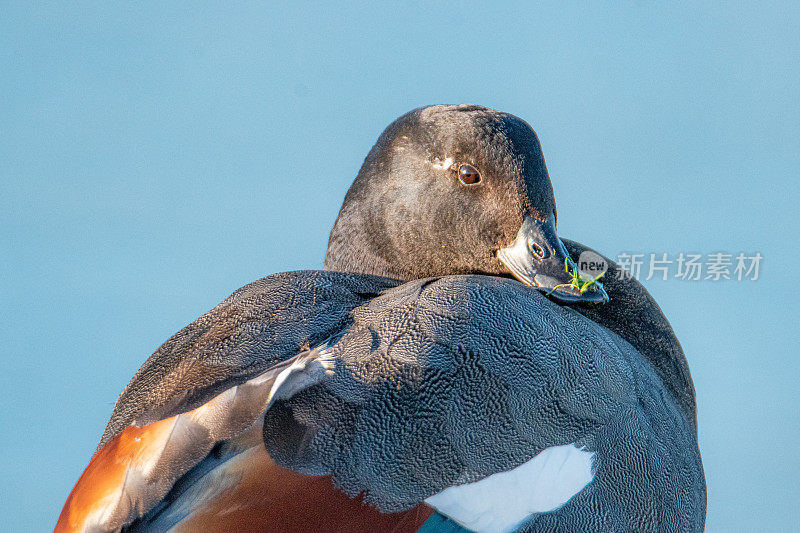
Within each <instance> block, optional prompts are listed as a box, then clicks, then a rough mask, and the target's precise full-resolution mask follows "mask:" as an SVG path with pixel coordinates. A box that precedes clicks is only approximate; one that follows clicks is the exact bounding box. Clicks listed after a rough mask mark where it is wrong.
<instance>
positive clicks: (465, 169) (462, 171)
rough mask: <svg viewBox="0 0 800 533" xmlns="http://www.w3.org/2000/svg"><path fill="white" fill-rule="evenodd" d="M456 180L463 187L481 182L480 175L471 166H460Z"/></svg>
mask: <svg viewBox="0 0 800 533" xmlns="http://www.w3.org/2000/svg"><path fill="white" fill-rule="evenodd" d="M458 179H459V180H460V181H461V183H463V184H464V185H475V184H476V183H478V182H479V181H481V175H480V172H478V170H477V169H476V168H475V167H473V166H472V165H461V168H459V169H458Z"/></svg>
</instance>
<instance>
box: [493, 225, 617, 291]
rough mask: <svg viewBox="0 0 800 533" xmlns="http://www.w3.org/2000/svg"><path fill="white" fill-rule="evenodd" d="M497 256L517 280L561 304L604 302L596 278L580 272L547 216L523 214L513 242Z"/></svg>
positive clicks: (599, 284)
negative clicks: (538, 216)
mask: <svg viewBox="0 0 800 533" xmlns="http://www.w3.org/2000/svg"><path fill="white" fill-rule="evenodd" d="M497 258H498V259H499V260H500V261H501V262H502V263H503V264H504V265H505V266H506V268H508V270H509V271H510V272H511V274H512V275H513V276H514V277H515V278H517V279H518V280H519V281H521V282H522V283H524V284H526V285H530V286H531V287H536V288H537V289H539V290H540V291H542V292H544V293H545V294H546V295H548V296H550V297H552V298H553V299H554V300H556V301H558V302H560V303H578V302H584V303H598V304H600V303H606V302H607V301H608V294H607V293H606V291H605V289H604V288H603V285H602V283H601V282H600V281H598V279H597V278H591V277H587V276H586V275H585V274H584V275H581V272H580V271H579V270H578V266H577V265H576V264H575V263H574V261H572V258H571V257H570V256H569V253H567V249H566V248H565V247H564V243H562V242H561V239H559V238H558V235H557V234H556V220H555V217H554V216H553V215H550V218H548V219H547V220H546V221H544V222H541V221H537V220H534V219H533V218H532V217H530V216H526V217H525V219H524V220H523V221H522V227H521V228H520V229H519V232H518V233H517V237H516V239H514V242H512V243H511V244H509V245H508V246H506V247H505V248H500V249H499V250H498V251H497Z"/></svg>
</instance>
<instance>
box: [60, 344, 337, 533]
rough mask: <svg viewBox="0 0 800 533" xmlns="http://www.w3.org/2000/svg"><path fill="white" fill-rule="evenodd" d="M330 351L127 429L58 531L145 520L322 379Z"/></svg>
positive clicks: (84, 479) (105, 451)
mask: <svg viewBox="0 0 800 533" xmlns="http://www.w3.org/2000/svg"><path fill="white" fill-rule="evenodd" d="M331 352H332V350H331V349H330V348H328V347H320V348H318V349H314V350H309V351H306V352H303V353H301V354H299V355H297V356H295V357H293V358H291V359H288V360H287V361H284V362H282V363H280V364H278V365H275V366H273V367H271V368H270V369H269V370H267V371H266V372H264V373H262V374H260V375H258V376H256V377H254V378H253V379H251V380H249V381H247V382H245V383H243V384H241V385H238V386H235V387H231V388H230V389H228V390H226V391H224V392H223V393H221V394H219V395H218V396H216V397H214V398H213V399H212V400H210V401H209V402H207V403H205V404H203V405H201V406H200V407H198V408H196V409H194V410H192V411H189V412H187V413H182V414H180V415H177V416H172V417H170V418H167V419H164V420H160V421H158V422H155V423H153V424H149V425H147V426H144V427H136V426H129V427H127V428H125V429H124V430H123V431H122V433H120V434H119V435H117V436H116V437H114V438H113V439H112V440H111V441H110V442H109V443H108V444H107V445H106V446H104V447H103V448H102V449H101V450H100V451H98V453H97V454H95V456H94V457H93V458H92V460H91V462H90V463H89V466H88V467H87V468H86V470H85V471H84V473H83V475H81V477H80V479H79V480H78V483H77V484H76V485H75V488H73V490H72V492H71V493H70V495H69V497H68V499H67V502H66V503H65V505H64V509H63V510H62V512H61V516H60V517H59V521H58V524H57V525H56V531H76V530H101V531H113V530H117V529H119V528H120V527H122V526H124V525H126V524H129V523H131V522H132V521H133V520H135V519H137V518H139V517H141V516H143V515H144V514H145V513H146V512H147V511H148V510H150V509H152V508H153V507H154V506H155V505H156V504H157V503H158V502H159V501H161V500H162V499H163V498H164V496H165V495H166V494H167V492H168V491H169V490H170V489H171V488H172V486H173V485H174V484H175V482H176V481H177V480H178V479H179V478H180V477H181V476H183V475H184V474H185V473H186V472H187V471H188V470H189V469H190V468H192V467H193V466H194V465H196V464H197V463H198V462H199V461H201V460H202V459H203V458H204V457H205V456H206V455H208V453H209V452H210V451H211V449H212V448H213V446H214V445H215V444H216V443H218V442H220V441H224V440H227V439H230V438H232V437H235V436H236V435H238V434H240V433H242V432H243V431H245V430H247V429H248V428H250V427H252V426H253V425H254V424H257V423H258V421H259V420H261V417H262V415H263V413H264V411H265V410H266V409H268V407H269V405H270V404H271V402H272V401H274V400H275V399H276V398H286V397H290V396H292V395H293V394H295V393H297V392H298V391H300V390H302V389H304V388H306V387H309V386H311V385H313V384H315V383H318V382H319V381H320V380H321V379H323V378H324V377H325V375H326V373H329V372H331V371H332V368H333V359H332V354H331ZM259 429H260V428H259Z"/></svg>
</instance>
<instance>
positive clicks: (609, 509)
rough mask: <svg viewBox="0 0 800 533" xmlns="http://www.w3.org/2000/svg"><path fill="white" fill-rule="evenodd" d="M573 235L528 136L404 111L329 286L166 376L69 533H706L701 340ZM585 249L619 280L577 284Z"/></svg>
mask: <svg viewBox="0 0 800 533" xmlns="http://www.w3.org/2000/svg"><path fill="white" fill-rule="evenodd" d="M556 230H557V212H556V203H555V197H554V192H553V187H552V183H551V180H550V177H549V174H548V171H547V168H546V165H545V161H544V156H543V153H542V148H541V145H540V142H539V139H538V137H537V135H536V133H535V132H534V130H533V129H532V128H531V126H530V125H529V124H528V123H527V122H525V121H524V120H522V119H521V118H518V117H516V116H514V115H512V114H509V113H505V112H501V111H497V110H494V109H490V108H486V107H482V106H478V105H433V106H426V107H421V108H418V109H414V110H412V111H410V112H408V113H406V114H404V115H403V116H401V117H400V118H398V119H397V120H395V121H394V122H392V123H391V124H390V125H389V126H388V127H387V128H386V129H385V130H384V132H383V133H382V134H381V135H380V137H379V139H378V140H377V142H376V143H375V145H374V146H373V147H372V149H371V150H370V151H369V153H368V155H367V156H366V159H365V160H364V163H363V165H362V167H361V169H360V171H359V172H358V174H357V176H356V178H355V180H354V182H353V183H352V185H351V187H350V189H349V190H348V192H347V194H346V196H345V198H344V202H343V204H342V206H341V209H340V211H339V215H338V217H337V219H336V221H335V223H334V225H333V228H332V230H331V233H330V238H329V244H328V248H327V252H326V255H325V259H324V269H323V270H305V271H295V272H283V273H278V274H273V275H270V276H267V277H265V278H262V279H260V280H257V281H255V282H253V283H250V284H249V285H246V286H244V287H242V288H240V289H238V290H237V291H235V292H234V293H233V294H232V295H231V296H230V297H228V298H227V299H225V300H224V301H223V302H221V303H220V304H219V305H217V306H216V307H214V308H213V309H211V310H210V311H208V312H207V313H205V314H203V315H202V316H200V317H199V318H198V319H197V320H195V321H194V322H192V323H191V324H189V325H188V326H186V327H185V328H184V329H182V330H181V331H179V332H178V333H176V334H175V335H174V336H173V337H171V338H170V339H168V340H167V341H166V342H165V343H164V344H163V345H162V346H161V347H159V348H158V349H157V350H156V351H155V353H153V354H152V356H150V357H149V358H148V359H147V360H146V361H145V362H144V364H143V365H142V366H141V368H140V369H139V370H138V371H137V372H136V374H135V375H134V376H133V378H132V379H131V381H130V383H129V384H128V385H127V386H126V387H125V389H124V390H123V391H122V393H121V395H120V396H119V398H118V399H117V401H116V404H115V406H114V409H113V412H112V414H111V417H110V420H109V422H108V424H107V426H106V428H105V431H104V432H103V435H102V437H101V439H100V442H99V444H98V447H97V449H96V450H95V452H94V455H93V456H92V457H91V460H90V461H89V463H88V466H87V467H86V469H85V470H84V472H83V474H82V475H81V476H80V478H79V479H78V481H77V483H76V484H75V486H74V488H73V489H72V491H71V493H70V494H69V496H68V497H67V499H66V503H65V504H64V506H63V509H62V512H61V514H60V516H59V518H58V520H57V524H56V526H55V531H56V532H67V531H93V532H94V531H125V532H135V531H136V532H138V531H204V532H216V531H348V532H349V531H395V532H412V531H422V532H427V533H431V532H444V531H448V532H457V531H458V532H461V531H476V532H487V533H496V532H510V531H532V532H541V531H547V532H551V531H565V532H582V531H653V532H661V531H701V530H703V528H704V522H705V508H706V488H705V478H704V474H703V466H702V460H701V456H700V451H699V447H698V439H697V435H698V431H697V417H696V400H695V391H694V386H693V384H692V379H691V375H690V372H689V367H688V363H687V360H686V357H685V355H684V353H683V350H682V348H681V346H680V343H679V342H678V340H677V338H676V337H675V334H674V332H673V330H672V328H671V326H670V324H669V322H668V321H667V319H666V317H665V316H664V314H663V313H662V312H661V310H660V308H659V307H658V305H657V303H656V302H655V301H654V300H653V298H652V297H651V296H650V295H649V294H648V292H647V291H646V289H645V288H644V287H643V286H642V285H641V284H640V283H639V282H638V281H637V280H636V279H635V278H633V277H630V276H626V275H624V274H625V273H624V271H623V270H622V269H621V268H620V266H619V265H617V264H616V263H614V262H613V261H611V260H610V259H609V258H607V257H605V256H602V255H600V254H599V253H598V252H596V251H595V250H593V249H591V248H589V247H588V246H585V245H583V244H580V243H579V242H576V241H570V240H568V239H562V238H561V237H559V235H558V233H557V231H556ZM584 253H592V254H596V256H597V257H601V258H602V261H603V262H604V263H605V270H604V273H603V275H602V278H599V277H592V279H591V280H590V281H588V282H581V281H579V282H576V278H577V274H578V273H579V272H580V270H579V268H578V264H577V261H578V260H579V258H580V257H581V254H584ZM580 279H583V278H580Z"/></svg>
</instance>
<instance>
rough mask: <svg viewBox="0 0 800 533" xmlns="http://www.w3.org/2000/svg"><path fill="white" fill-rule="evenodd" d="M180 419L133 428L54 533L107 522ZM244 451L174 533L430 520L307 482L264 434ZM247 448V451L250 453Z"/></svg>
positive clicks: (192, 502) (113, 445)
mask: <svg viewBox="0 0 800 533" xmlns="http://www.w3.org/2000/svg"><path fill="white" fill-rule="evenodd" d="M174 419H175V417H172V418H168V419H165V420H161V421H159V422H156V423H154V424H150V425H148V426H144V427H141V428H139V427H135V426H130V427H128V428H126V429H125V430H124V431H123V432H122V433H120V434H119V435H117V436H116V437H114V439H112V440H111V441H110V442H109V443H108V444H107V445H106V446H105V447H103V448H102V449H101V450H100V451H99V452H98V453H97V454H96V455H95V456H94V457H93V458H92V460H91V462H90V463H89V466H87V468H86V470H85V471H84V472H83V474H82V475H81V477H80V479H79V480H78V482H77V483H76V485H75V487H74V488H73V490H72V492H71V493H70V495H69V497H68V498H67V501H66V503H65V505H64V509H63V510H62V512H61V516H60V517H59V520H58V523H57V525H56V528H55V531H56V532H59V533H60V532H72V531H82V530H83V529H84V527H85V526H86V525H87V524H90V523H98V522H101V521H102V518H101V517H102V514H103V513H104V512H106V511H105V509H107V508H108V506H109V504H111V503H113V500H114V498H119V497H120V494H121V492H120V488H121V487H122V485H123V484H124V483H125V482H126V476H127V475H128V471H129V469H130V468H134V469H136V468H143V467H144V466H145V465H146V463H147V462H148V461H150V460H152V455H151V454H153V453H157V450H158V449H159V448H160V446H161V445H162V443H163V441H164V439H165V438H167V437H168V435H169V433H170V431H171V430H172V427H173V426H174ZM236 440H237V444H239V445H244V446H245V448H244V450H243V451H242V452H241V453H239V454H238V455H236V456H235V457H234V458H233V459H231V460H229V461H226V462H225V463H224V464H223V465H221V466H220V467H218V468H216V469H214V470H212V471H211V472H210V473H209V474H207V476H206V478H205V479H204V480H203V481H202V482H203V483H204V484H207V485H208V487H209V488H210V489H211V490H203V491H198V494H200V495H203V497H202V498H197V497H192V496H189V497H188V498H187V499H188V501H187V499H184V501H182V502H181V506H182V508H187V507H188V509H189V512H188V514H187V515H186V516H185V518H183V519H182V520H180V522H178V523H177V524H175V528H174V531H182V532H190V531H199V530H202V531H203V532H204V533H214V532H227V531H238V532H248V531H253V532H255V531H259V532H264V531H267V532H268V531H276V532H278V531H281V532H294V531H296V532H300V531H342V532H345V531H347V532H351V531H353V532H368V531H392V532H397V533H404V532H413V531H417V530H418V529H419V528H420V527H421V526H422V524H423V523H424V522H425V521H426V520H427V519H428V518H429V517H430V516H431V515H432V514H433V509H431V508H430V507H428V506H426V505H424V504H421V505H419V506H417V507H415V508H413V509H410V510H408V511H405V512H400V513H389V514H385V513H381V512H379V511H378V510H377V509H375V508H374V507H371V506H369V505H367V504H365V503H364V502H363V500H362V498H361V497H358V498H350V497H349V496H347V495H346V494H345V493H344V492H342V491H340V490H338V489H336V488H335V487H334V485H333V481H332V480H331V478H330V476H306V475H302V474H298V473H296V472H293V471H291V470H288V469H285V468H281V467H280V466H278V465H276V464H275V463H274V462H273V461H272V459H271V458H270V457H269V455H268V454H267V452H266V449H265V448H264V445H263V443H262V442H261V441H260V428H253V429H251V430H250V431H247V432H246V433H244V434H242V435H240V436H238V437H237V438H236ZM247 446H249V447H247Z"/></svg>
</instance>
